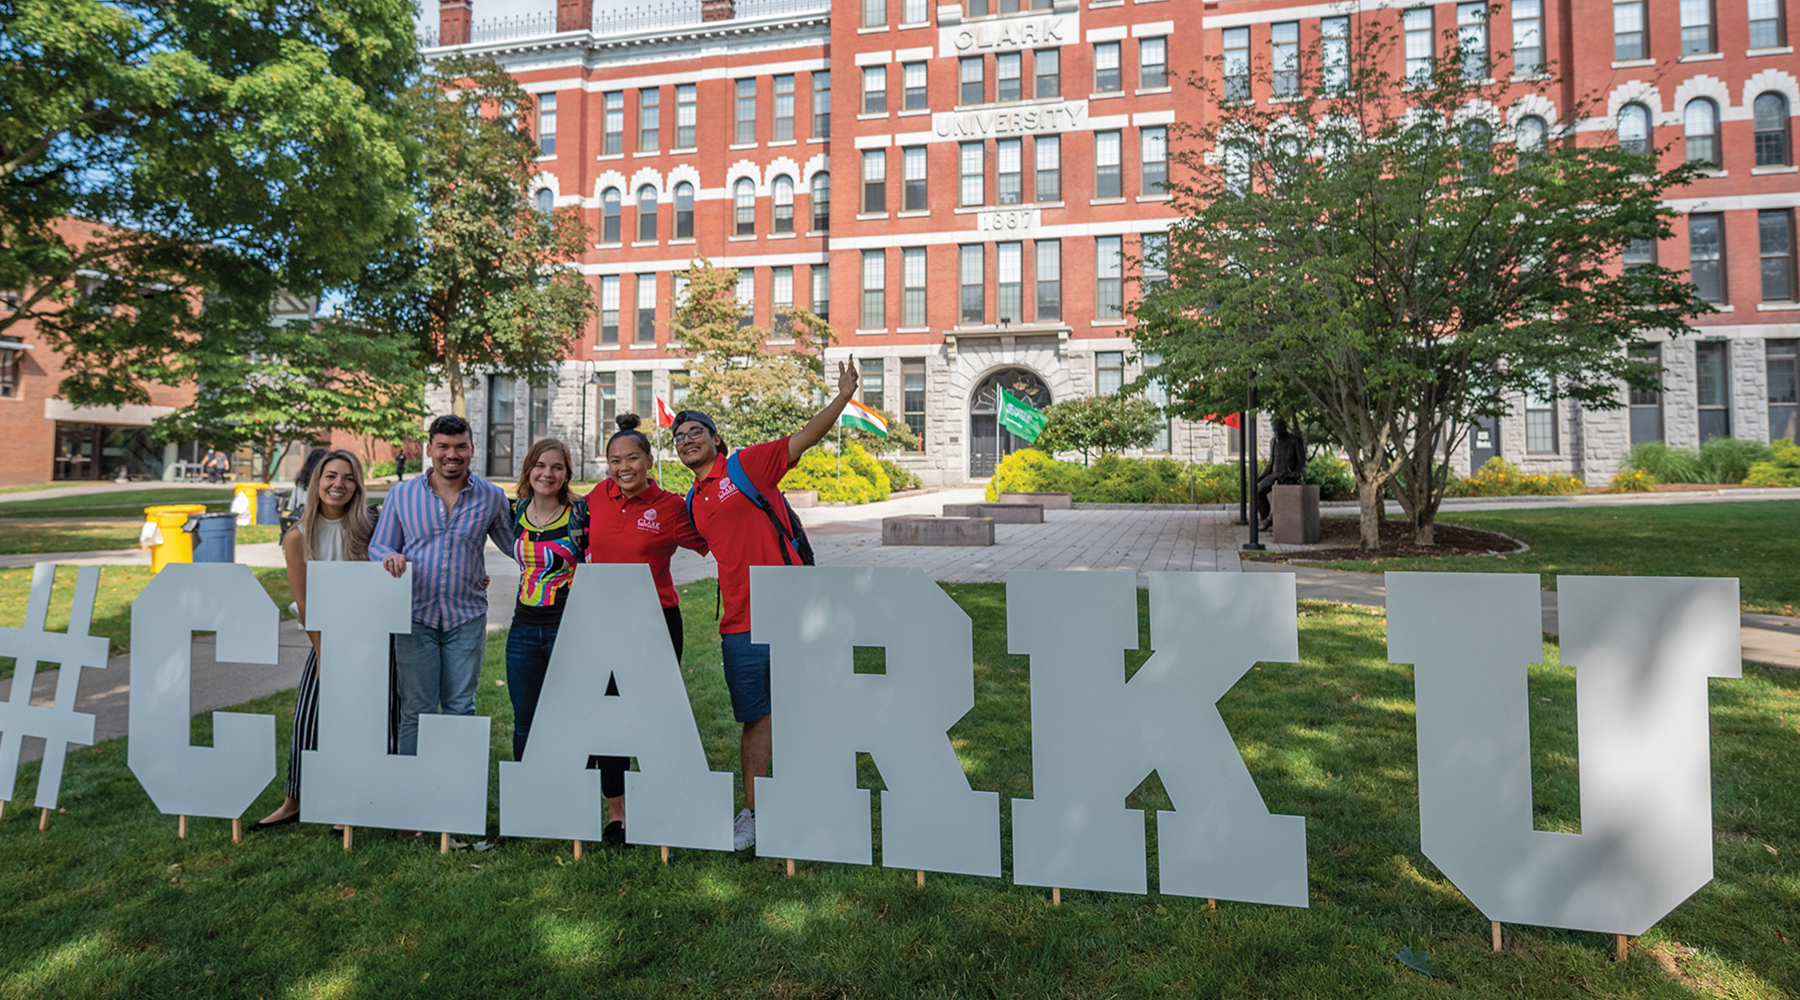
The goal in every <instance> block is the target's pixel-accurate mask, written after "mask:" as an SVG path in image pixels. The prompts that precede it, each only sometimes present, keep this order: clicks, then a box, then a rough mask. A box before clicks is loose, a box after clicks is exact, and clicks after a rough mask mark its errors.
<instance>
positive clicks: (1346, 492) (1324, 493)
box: [1232, 451, 1356, 500]
mask: <svg viewBox="0 0 1800 1000" xmlns="http://www.w3.org/2000/svg"><path fill="white" fill-rule="evenodd" d="M1306 481H1307V482H1308V483H1311V484H1313V485H1315V486H1317V487H1318V488H1319V499H1320V500H1352V499H1355V497H1356V473H1355V472H1353V471H1351V469H1350V463H1349V462H1346V461H1344V460H1343V459H1341V458H1339V457H1337V456H1336V455H1333V454H1332V453H1330V452H1328V451H1327V452H1320V453H1319V454H1317V455H1314V456H1313V457H1312V458H1311V459H1310V460H1308V461H1307V463H1306ZM1234 485H1235V484H1234ZM1235 493H1236V491H1235V490H1234V491H1233V494H1234V495H1233V497H1232V499H1236V496H1235Z"/></svg>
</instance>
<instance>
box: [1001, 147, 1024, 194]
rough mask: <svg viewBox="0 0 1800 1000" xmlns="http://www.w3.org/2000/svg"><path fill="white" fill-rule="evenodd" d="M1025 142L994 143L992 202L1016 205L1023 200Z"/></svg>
mask: <svg viewBox="0 0 1800 1000" xmlns="http://www.w3.org/2000/svg"><path fill="white" fill-rule="evenodd" d="M1024 160H1025V140H1023V139H1000V140H998V141H996V142H995V143H994V202H995V204H999V205H1017V204H1019V203H1020V202H1022V201H1024V200H1025V172H1024V171H1025V164H1024Z"/></svg>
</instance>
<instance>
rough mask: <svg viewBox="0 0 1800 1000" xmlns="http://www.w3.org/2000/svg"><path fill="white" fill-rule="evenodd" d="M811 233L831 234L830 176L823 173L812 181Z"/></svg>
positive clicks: (815, 175)
mask: <svg viewBox="0 0 1800 1000" xmlns="http://www.w3.org/2000/svg"><path fill="white" fill-rule="evenodd" d="M812 231H813V232H815V233H829V232H831V175H830V174H828V173H824V172H823V171H821V172H819V173H816V174H814V175H813V179H812Z"/></svg>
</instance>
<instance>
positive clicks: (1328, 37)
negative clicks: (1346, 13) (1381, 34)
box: [1319, 17, 1350, 90]
mask: <svg viewBox="0 0 1800 1000" xmlns="http://www.w3.org/2000/svg"><path fill="white" fill-rule="evenodd" d="M1319 83H1320V84H1321V85H1323V86H1324V87H1325V89H1327V90H1342V89H1344V88H1345V87H1348V86H1349V85H1350V19H1349V18H1347V17H1322V18H1320V19H1319Z"/></svg>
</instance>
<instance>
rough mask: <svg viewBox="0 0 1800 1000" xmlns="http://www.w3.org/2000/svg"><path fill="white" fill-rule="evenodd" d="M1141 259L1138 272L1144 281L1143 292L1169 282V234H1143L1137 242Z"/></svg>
mask: <svg viewBox="0 0 1800 1000" xmlns="http://www.w3.org/2000/svg"><path fill="white" fill-rule="evenodd" d="M1139 252H1140V254H1141V256H1142V259H1141V260H1140V261H1139V262H1138V271H1139V273H1140V274H1142V276H1143V279H1144V291H1146V292H1147V291H1150V290H1151V289H1152V288H1154V287H1156V286H1157V285H1160V284H1163V283H1164V282H1166V281H1168V280H1169V234H1167V233H1145V234H1144V235H1143V237H1142V239H1141V240H1140V241H1139Z"/></svg>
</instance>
